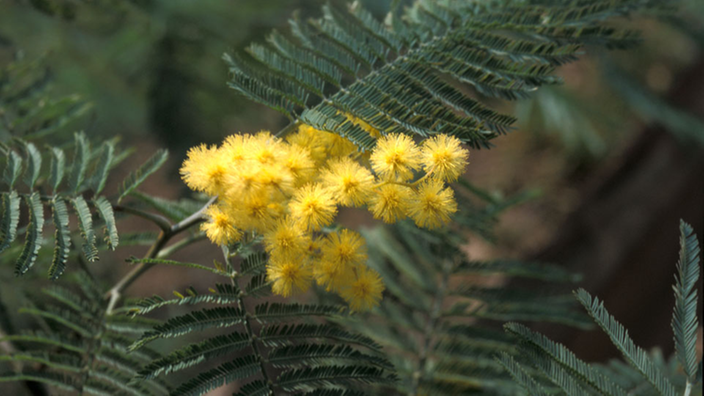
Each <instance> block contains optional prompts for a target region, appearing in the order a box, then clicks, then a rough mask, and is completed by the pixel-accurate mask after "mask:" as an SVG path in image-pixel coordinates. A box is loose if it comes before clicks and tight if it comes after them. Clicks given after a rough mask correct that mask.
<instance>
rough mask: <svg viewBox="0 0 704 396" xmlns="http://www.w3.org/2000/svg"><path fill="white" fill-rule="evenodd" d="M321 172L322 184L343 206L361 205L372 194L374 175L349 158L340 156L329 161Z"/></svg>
mask: <svg viewBox="0 0 704 396" xmlns="http://www.w3.org/2000/svg"><path fill="white" fill-rule="evenodd" d="M328 167H329V168H328V169H327V170H326V171H324V172H323V174H322V176H321V179H322V184H323V186H325V187H326V188H327V189H328V191H330V192H331V193H332V194H333V196H334V197H335V199H336V201H337V202H338V203H339V204H341V205H345V206H361V205H363V204H364V203H365V202H366V201H367V199H369V197H370V196H371V194H372V187H373V185H374V176H372V174H371V172H369V170H367V169H366V168H364V167H363V166H361V165H360V164H358V163H357V162H355V161H353V160H351V159H350V158H341V159H339V160H334V161H331V162H330V163H329V165H328Z"/></svg>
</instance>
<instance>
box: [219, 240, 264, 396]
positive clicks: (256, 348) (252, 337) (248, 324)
mask: <svg viewBox="0 0 704 396" xmlns="http://www.w3.org/2000/svg"><path fill="white" fill-rule="evenodd" d="M222 253H223V256H224V257H225V263H226V264H228V267H232V265H231V264H230V251H229V249H228V248H227V247H225V246H223V248H222ZM236 275H237V272H235V275H233V276H232V277H231V278H230V282H231V283H232V286H234V287H236V288H239V285H238V284H237V281H235V278H236ZM243 296H244V293H242V292H239V294H238V296H237V305H239V307H240V309H241V310H242V312H244V328H245V331H246V332H247V336H248V337H249V339H250V340H252V341H251V343H250V345H251V346H252V350H253V351H254V356H256V357H257V360H259V369H260V370H261V372H262V376H263V377H264V381H265V382H266V386H267V388H268V389H269V394H270V395H273V394H274V389H273V382H272V381H271V379H270V378H269V374H268V373H267V372H266V366H264V357H263V356H262V353H261V351H260V350H259V344H258V343H257V335H256V334H254V331H253V330H252V324H251V322H250V319H251V316H250V314H249V312H247V308H246V307H245V305H244V298H243Z"/></svg>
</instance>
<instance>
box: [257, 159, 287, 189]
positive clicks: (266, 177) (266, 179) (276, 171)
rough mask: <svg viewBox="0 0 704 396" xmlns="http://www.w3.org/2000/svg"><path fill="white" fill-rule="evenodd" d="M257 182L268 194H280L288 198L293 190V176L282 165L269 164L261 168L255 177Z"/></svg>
mask: <svg viewBox="0 0 704 396" xmlns="http://www.w3.org/2000/svg"><path fill="white" fill-rule="evenodd" d="M256 178H257V181H258V182H259V183H261V185H262V186H263V187H264V188H267V189H269V192H270V193H281V194H284V195H285V196H290V195H291V194H292V193H293V190H294V179H293V175H291V173H290V172H289V171H288V169H287V168H285V167H284V166H283V165H282V164H270V165H268V166H266V167H262V169H261V171H260V172H259V174H258V175H257V176H256Z"/></svg>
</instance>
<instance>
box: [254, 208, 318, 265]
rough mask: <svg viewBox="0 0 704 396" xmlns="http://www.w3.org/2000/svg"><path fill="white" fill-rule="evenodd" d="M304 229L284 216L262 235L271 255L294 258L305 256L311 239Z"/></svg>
mask: <svg viewBox="0 0 704 396" xmlns="http://www.w3.org/2000/svg"><path fill="white" fill-rule="evenodd" d="M310 239H311V238H310V235H308V234H307V233H306V232H305V231H304V230H302V229H301V227H299V226H298V225H296V224H294V223H293V221H291V219H289V218H284V219H282V220H279V221H278V222H277V223H276V226H275V227H274V228H273V229H272V230H271V231H269V232H268V233H266V234H265V235H264V244H265V246H266V250H267V252H269V254H270V255H271V256H272V257H277V258H278V257H280V258H284V259H294V258H297V257H303V256H306V255H307V253H308V248H309V246H310V243H311V240H310Z"/></svg>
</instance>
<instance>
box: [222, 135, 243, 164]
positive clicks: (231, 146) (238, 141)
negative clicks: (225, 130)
mask: <svg viewBox="0 0 704 396" xmlns="http://www.w3.org/2000/svg"><path fill="white" fill-rule="evenodd" d="M249 137H250V136H249V135H230V136H228V137H226V138H225V141H224V142H223V143H222V148H221V150H222V151H223V157H224V158H225V159H226V160H227V161H228V163H229V165H233V164H235V163H238V162H241V161H242V160H243V159H244V157H245V153H246V151H247V149H246V145H247V144H248V143H249Z"/></svg>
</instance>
